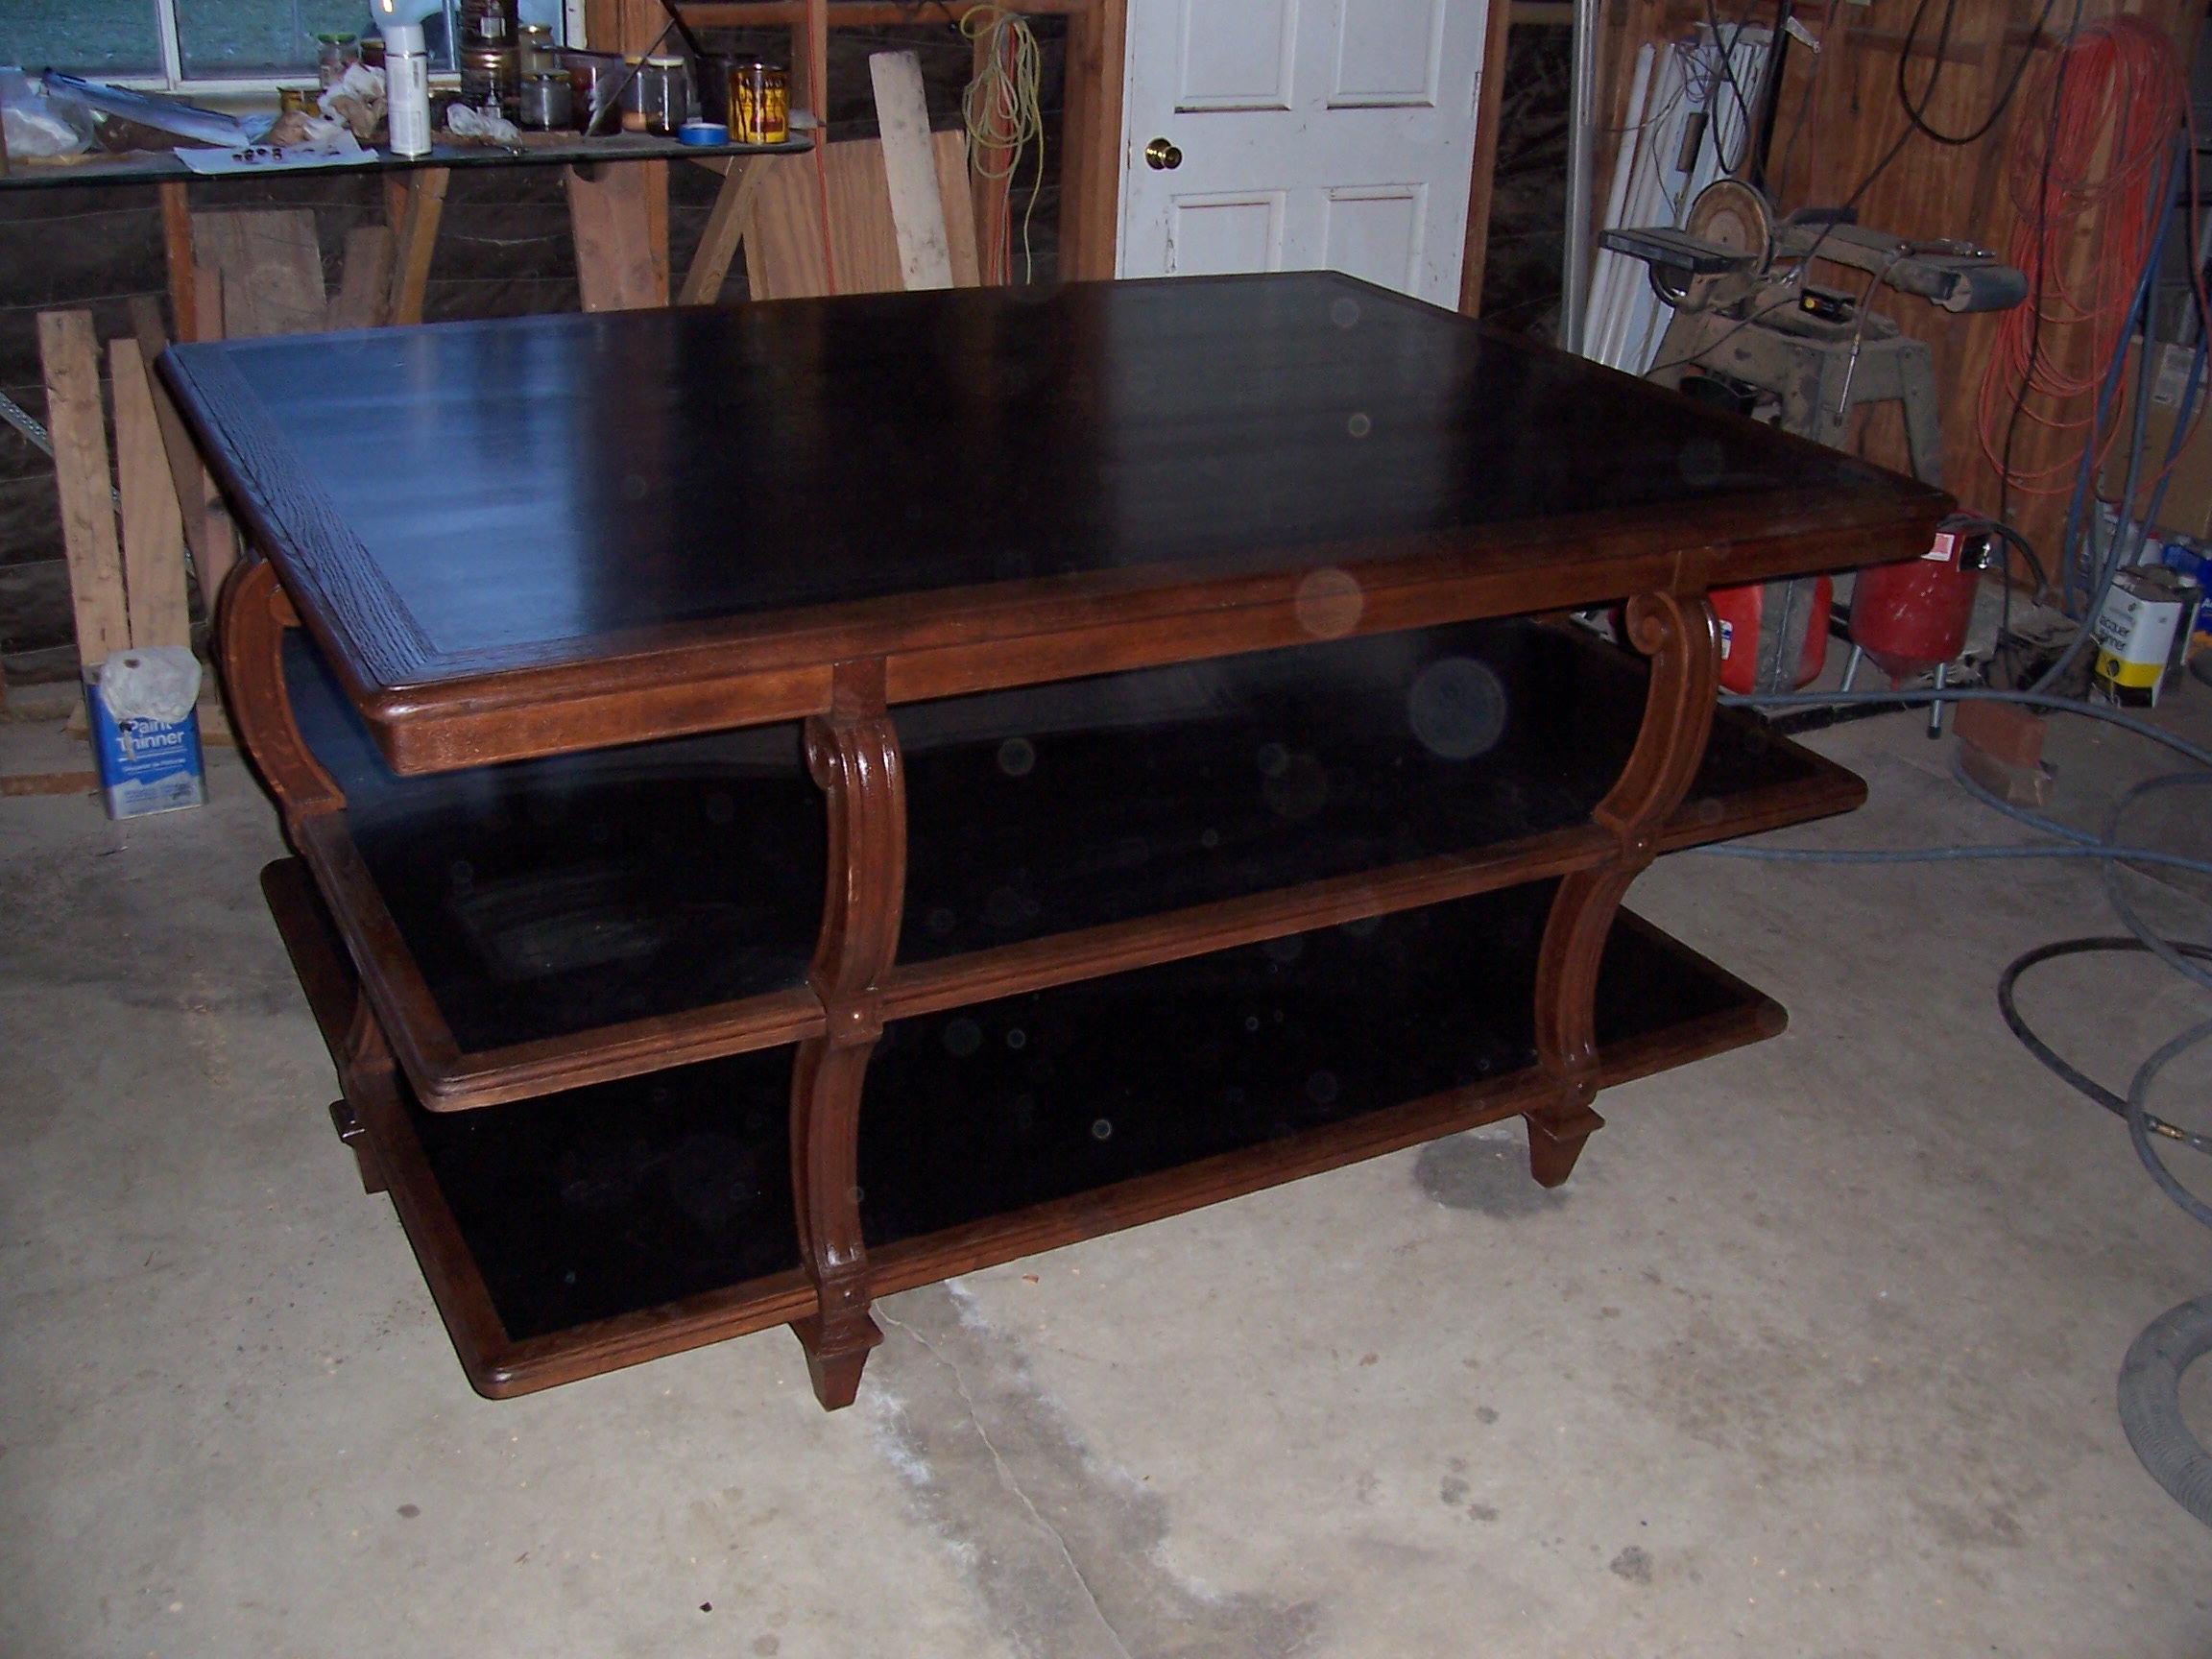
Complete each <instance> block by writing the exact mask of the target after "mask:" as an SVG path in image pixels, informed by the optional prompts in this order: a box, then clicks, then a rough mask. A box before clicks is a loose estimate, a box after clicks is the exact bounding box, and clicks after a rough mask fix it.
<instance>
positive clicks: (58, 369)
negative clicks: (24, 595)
mask: <svg viewBox="0 0 2212 1659" xmlns="http://www.w3.org/2000/svg"><path fill="white" fill-rule="evenodd" d="M38 357H39V361H40V364H41V366H42V368H43V370H44V372H45V376H46V425H47V428H48V430H49V431H50V432H51V433H52V434H53V437H54V472H55V480H56V483H57V484H58V486H59V487H60V494H61V545H62V550H63V552H64V553H65V554H66V555H67V557H68V563H69V602H70V605H71V607H72V609H73V610H74V611H75V613H76V620H77V656H78V660H79V661H83V662H84V663H86V664H91V663H95V662H105V661H107V660H108V654H109V653H110V652H115V651H121V650H124V649H126V648H127V647H128V646H129V645H130V643H131V618H130V613H129V610H128V609H127V607H126V605H125V602H124V597H123V549H122V547H121V545H120V544H119V543H118V542H117V541H116V537H115V508H114V501H113V497H112V495H111V494H110V493H109V492H110V489H111V485H110V481H109V479H108V434H107V430H106V427H105V426H104V424H103V422H102V421H101V415H100V349H99V347H98V346H97V345H96V344H95V343H94V341H93V338H92V313H91V312H89V311H41V312H39V313H38Z"/></svg>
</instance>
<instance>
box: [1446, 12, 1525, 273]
mask: <svg viewBox="0 0 2212 1659" xmlns="http://www.w3.org/2000/svg"><path fill="white" fill-rule="evenodd" d="M1489 5H1490V12H1489V14H1488V16H1487V17H1486V18H1484V20H1483V34H1482V69H1481V76H1482V79H1481V81H1480V82H1479V84H1477V86H1476V92H1475V166H1474V171H1473V174H1472V176H1471V177H1470V178H1469V179H1468V181H1467V238H1466V242H1465V244H1464V247H1463V250H1462V252H1461V253H1460V259H1459V310H1460V314H1461V315H1462V316H1467V317H1479V316H1481V315H1482V272H1483V269H1484V267H1485V266H1487V265H1488V264H1489V262H1490V202H1491V198H1492V195H1493V193H1494V192H1495V190H1496V187H1497V182H1498V135H1499V133H1498V124H1499V122H1500V120H1501V119H1502V115H1501V111H1502V109H1503V105H1504V98H1505V54H1506V50H1507V44H1508V36H1510V35H1511V34H1512V17H1513V9H1512V7H1511V6H1509V5H1508V4H1507V3H1506V0H1489Z"/></svg>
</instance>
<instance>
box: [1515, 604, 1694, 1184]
mask: <svg viewBox="0 0 2212 1659" xmlns="http://www.w3.org/2000/svg"><path fill="white" fill-rule="evenodd" d="M1628 636H1629V637H1630V638H1631V639H1632V640H1633V641H1634V642H1635V644H1636V646H1637V648H1638V649H1639V650H1641V651H1643V652H1644V653H1645V654H1646V655H1647V656H1648V657H1649V658H1650V659H1651V688H1650V691H1649V694H1648V695H1647V699H1646V701H1645V705H1644V723H1643V726H1642V727H1641V728H1640V729H1639V731H1638V732H1637V734H1636V747H1635V748H1634V749H1633V750H1632V751H1631V752H1630V754H1629V756H1628V763H1627V765H1625V766H1624V767H1623V768H1622V770H1621V776H1620V778H1619V780H1618V781H1616V782H1615V783H1614V785H1613V787H1612V789H1611V790H1610V791H1608V792H1607V794H1606V796H1605V799H1604V800H1603V801H1601V802H1599V804H1598V809H1597V811H1596V812H1595V813H1593V814H1592V816H1593V817H1594V818H1595V820H1596V821H1597V823H1598V824H1599V826H1600V827H1602V828H1604V829H1610V830H1612V831H1613V832H1614V833H1615V834H1616V835H1617V836H1619V837H1620V848H1619V851H1618V852H1616V853H1615V854H1614V855H1613V857H1612V858H1611V859H1609V860H1608V861H1607V862H1606V863H1604V864H1602V865H1600V866H1599V867H1598V868H1597V869H1594V870H1578V871H1576V872H1575V874H1573V875H1571V876H1569V877H1567V878H1565V879H1564V880H1562V881H1561V882H1560V883H1559V891H1558V893H1557V894H1556V895H1555V896H1554V897H1553V898H1552V901H1551V916H1550V918H1549V919H1548V920H1547V921H1546V923H1545V926H1544V946H1543V951H1542V953H1541V955H1539V956H1538V958H1537V964H1536V1054H1537V1058H1538V1060H1539V1062H1540V1063H1541V1064H1542V1066H1543V1068H1544V1070H1546V1071H1547V1072H1549V1073H1550V1074H1551V1079H1552V1082H1553V1085H1554V1090H1553V1097H1552V1099H1551V1101H1549V1102H1548V1103H1546V1104H1545V1105H1542V1106H1539V1107H1536V1108H1534V1109H1533V1110H1531V1111H1529V1112H1527V1114H1525V1116H1526V1117H1527V1122H1528V1168H1529V1173H1530V1174H1532V1175H1534V1176H1535V1178H1536V1180H1537V1182H1538V1184H1539V1185H1542V1186H1545V1187H1556V1186H1558V1185H1559V1184H1560V1183H1561V1182H1563V1181H1565V1180H1566V1179H1567V1177H1568V1176H1569V1175H1570V1174H1572V1173H1573V1172H1574V1169H1575V1159H1577V1158H1578V1157H1580V1156H1581V1154H1582V1144H1583V1142H1585V1141H1587V1140H1589V1138H1590V1136H1591V1135H1592V1134H1593V1133H1594V1132H1595V1131H1597V1130H1599V1129H1600V1128H1602V1127H1604V1123H1605V1119H1604V1118H1600V1117H1599V1116H1598V1114H1597V1112H1596V1111H1594V1110H1593V1109H1592V1106H1591V1102H1592V1101H1593V1100H1594V1099H1595V1098H1596V1097H1597V1094H1598V1031H1597V1000H1598V969H1599V962H1600V961H1601V959H1602V958H1603V956H1604V954H1605V940H1606V938H1607V936H1608V935H1609V934H1610V933H1611V932H1612V931H1613V916H1614V912H1615V911H1617V910H1618V909H1619V908H1620V907H1621V901H1622V899H1623V897H1624V896H1625V895H1626V893H1627V891H1628V888H1629V884H1630V883H1631V882H1633V881H1634V880H1635V879H1636V878H1637V877H1638V876H1639V875H1641V874H1642V873H1643V872H1644V870H1645V868H1646V867H1647V866H1648V865H1649V864H1650V862H1651V859H1652V856H1653V854H1654V852H1655V850H1656V848H1657V839H1656V837H1657V834H1658V829H1659V827H1660V826H1661V825H1662V824H1664V823H1665V822H1666V821H1667V815H1668V814H1669V813H1670V812H1672V811H1673V810H1674V808H1675V807H1676V806H1678V805H1681V801H1682V797H1683V795H1684V793H1685V792H1686V791H1687V790H1688V789H1689V787H1690V781H1691V780H1692V779H1693V778H1695V776H1696V773H1697V763H1698V761H1699V760H1701V759H1702V758H1703V757H1704V755H1705V740H1706V738H1707V737H1708V736H1709V735H1710V734H1711V733H1712V729H1713V702H1714V692H1715V690H1716V688H1717V687H1718V685H1719V677H1720V636H1719V629H1718V627H1717V626H1716V625H1715V622H1714V618H1713V607H1712V606H1711V605H1710V604H1708V603H1707V602H1706V601H1705V599H1704V598H1703V597H1702V596H1698V597H1695V598H1690V599H1681V598H1677V597H1675V596H1674V595H1672V594H1670V593H1639V594H1638V595H1637V596H1636V597H1635V598H1633V599H1631V600H1630V601H1629V602H1628Z"/></svg>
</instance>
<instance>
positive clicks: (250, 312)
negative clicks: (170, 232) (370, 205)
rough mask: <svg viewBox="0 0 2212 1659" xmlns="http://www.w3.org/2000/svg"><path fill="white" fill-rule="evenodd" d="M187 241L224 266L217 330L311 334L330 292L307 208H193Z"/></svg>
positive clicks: (247, 334) (239, 335) (236, 334)
mask: <svg viewBox="0 0 2212 1659" xmlns="http://www.w3.org/2000/svg"><path fill="white" fill-rule="evenodd" d="M192 246H193V248H194V250H195V257H197V258H198V260H199V261H200V263H201V264H203V265H212V266H214V267H215V268H216V269H217V270H218V271H221V272H222V273H223V334H224V338H225V339H228V340H244V339H250V338H252V337H254V336H257V335H263V334H313V333H319V332H320V331H321V330H322V327H323V319H324V313H325V310H326V309H327V306H328V303H329V301H328V296H327V295H326V294H325V292H324V286H323V249H322V245H321V244H320V243H319V242H318V241H317V240H316V237H315V213H314V209H312V208H308V207H251V208H239V209H235V210H231V211H228V212H221V213H195V214H193V215H192Z"/></svg>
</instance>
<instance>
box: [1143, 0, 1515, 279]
mask: <svg viewBox="0 0 2212 1659" xmlns="http://www.w3.org/2000/svg"><path fill="white" fill-rule="evenodd" d="M1490 4H1495V5H1503V4H1505V0H1490ZM1484 14H1485V5H1484V0H1129V62H1128V71H1127V76H1126V79H1125V81H1124V85H1125V87H1126V92H1125V98H1126V103H1125V106H1124V108H1123V112H1122V125H1121V131H1122V133H1123V137H1124V155H1123V156H1122V165H1121V242H1120V249H1119V254H1118V271H1119V274H1120V275H1121V276H1197V275H1206V274H1213V273H1218V272H1225V271H1297V270H1311V269H1314V268H1317V267H1324V266H1326V267H1328V268H1331V269H1333V270H1337V271H1346V272H1349V273H1351V274H1352V275H1353V276H1364V277H1366V278H1368V279H1369V280H1370V281H1373V282H1380V283H1382V284H1383V285H1384V286H1385V287H1390V288H1396V289H1399V290H1400V291H1401V292H1404V293H1407V294H1413V295H1417V296H1419V297H1420V298H1421V299H1423V300H1427V301H1431V302H1432V303H1434V304H1438V305H1447V306H1455V305H1457V303H1458V301H1459V256H1460V252H1461V248H1462V245H1463V243H1464V240H1465V237H1466V231H1467V181H1468V173H1469V169H1470V167H1471V166H1472V164H1473V160H1474V154H1475V103H1476V91H1477V87H1478V84H1479V81H1480V78H1481V71H1482V38H1483V33H1484V26H1483V25H1484Z"/></svg>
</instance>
